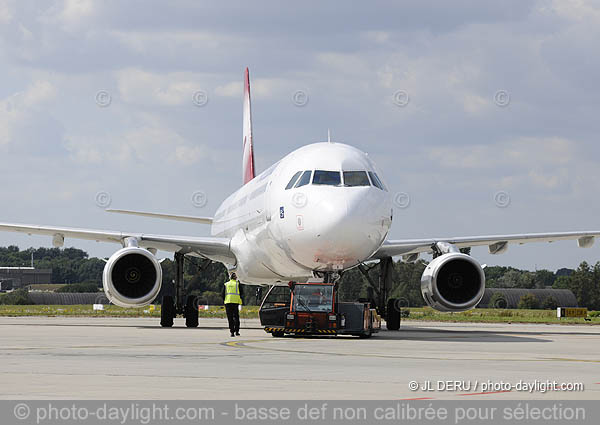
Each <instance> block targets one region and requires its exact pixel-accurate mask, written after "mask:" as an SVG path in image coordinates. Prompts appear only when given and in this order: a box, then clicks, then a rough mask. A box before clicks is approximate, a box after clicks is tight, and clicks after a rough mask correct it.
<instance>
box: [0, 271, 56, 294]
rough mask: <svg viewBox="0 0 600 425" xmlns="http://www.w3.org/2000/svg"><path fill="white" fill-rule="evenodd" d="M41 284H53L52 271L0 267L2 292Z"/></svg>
mask: <svg viewBox="0 0 600 425" xmlns="http://www.w3.org/2000/svg"><path fill="white" fill-rule="evenodd" d="M39 283H52V269H36V268H34V267H0V290H2V291H6V290H10V289H19V288H22V287H24V286H27V285H32V284H39Z"/></svg>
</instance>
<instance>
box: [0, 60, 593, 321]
mask: <svg viewBox="0 0 600 425" xmlns="http://www.w3.org/2000/svg"><path fill="white" fill-rule="evenodd" d="M328 139H329V140H328V141H327V142H320V143H313V144H308V145H306V146H303V147H301V148H299V149H297V150H295V151H293V152H291V153H290V154H288V155H286V156H285V157H284V158H282V159H281V160H280V161H278V162H276V163H275V164H273V165H272V166H270V167H269V168H267V169H266V170H265V171H263V172H262V173H260V174H258V175H256V169H255V166H254V151H253V137H252V114H251V103H250V79H249V72H248V68H246V70H245V75H244V99H243V141H242V148H243V158H242V176H243V185H242V186H241V187H240V188H239V189H238V190H237V191H235V192H234V193H232V194H231V195H230V196H229V197H227V198H226V199H225V200H224V201H223V203H222V204H221V205H220V206H219V207H218V209H217V211H216V213H215V215H214V217H196V216H185V215H175V214H163V213H154V212H143V211H130V210H107V211H110V212H114V213H122V214H131V215H137V216H145V217H153V218H160V219H167V220H175V221H186V222H192V223H198V224H210V226H211V236H210V237H201V236H173V235H155V234H147V233H134V232H122V231H107V230H93V229H78V228H69V227H56V226H40V225H26V224H11V223H0V230H2V231H7V232H23V233H27V234H29V235H32V234H35V235H48V236H51V237H52V243H53V245H54V246H55V247H62V246H64V241H65V238H74V239H87V240H96V241H99V242H113V243H117V244H120V245H121V248H120V249H119V250H117V251H116V252H115V253H114V254H113V255H112V256H111V257H110V258H109V259H108V261H107V262H106V265H105V267H104V271H103V276H102V281H103V288H104V291H105V294H106V296H107V298H108V300H109V301H110V302H112V303H114V304H116V305H118V306H122V307H143V306H146V305H148V304H150V303H152V302H153V301H154V299H155V298H156V297H157V295H158V294H159V292H160V289H161V284H162V269H161V266H160V261H159V260H158V259H157V258H156V254H157V251H158V250H161V251H167V252H172V253H174V259H175V264H176V278H175V281H174V284H175V285H174V287H175V296H174V297H172V296H164V297H163V299H162V309H161V325H162V326H164V327H171V326H173V318H174V317H175V316H176V315H178V314H181V315H183V316H184V317H185V318H186V326H188V327H196V326H198V308H197V306H195V305H194V299H193V297H190V296H188V297H187V298H186V297H185V292H184V286H183V262H184V259H185V257H186V256H192V257H200V258H203V259H208V260H212V261H215V262H221V263H223V264H224V265H225V266H226V267H227V269H228V270H229V271H235V272H236V274H237V276H238V278H239V280H240V281H241V282H242V283H244V284H254V285H262V284H286V283H287V282H289V281H296V282H302V281H306V280H308V279H322V280H323V281H324V282H329V283H334V282H336V281H337V280H338V279H339V277H340V276H341V274H343V272H344V271H346V270H348V269H351V268H353V267H362V266H363V265H364V264H365V263H371V262H375V261H378V262H379V268H380V270H379V283H375V282H372V281H370V283H371V285H373V286H374V287H375V288H374V289H375V292H376V293H377V300H375V301H374V303H375V304H377V308H378V311H380V312H381V314H382V317H384V318H385V319H386V320H387V328H388V329H391V330H397V329H398V328H399V326H400V323H399V320H400V319H399V314H394V312H393V311H394V309H395V306H396V303H397V301H398V300H396V299H391V298H389V297H388V293H389V291H390V289H391V283H392V276H391V271H392V266H393V261H392V258H393V257H398V256H402V259H403V260H405V261H411V262H413V261H416V260H417V258H418V257H419V255H420V254H421V253H431V254H432V255H433V259H432V261H431V262H430V263H429V264H428V265H427V267H426V269H425V271H424V273H423V275H422V279H421V291H422V295H423V297H424V299H425V301H426V303H427V304H428V305H429V306H431V307H433V308H435V309H437V310H440V311H465V310H469V309H472V308H474V307H475V306H476V305H477V304H478V303H479V301H480V300H481V298H482V297H483V293H484V290H485V275H484V272H483V267H482V265H481V264H480V263H479V262H478V261H477V260H475V259H474V258H473V257H471V256H470V255H467V254H466V253H463V252H461V251H460V249H461V248H466V247H473V246H486V245H487V246H488V249H489V252H490V253H491V254H501V253H503V252H505V251H506V250H507V248H508V245H509V244H511V243H519V244H524V243H529V242H553V241H558V240H569V239H572V240H577V243H578V245H579V247H583V248H589V247H591V246H592V245H593V243H594V239H595V237H596V236H599V235H600V231H581V232H555V233H530V234H510V235H490V236H471V237H432V238H424V239H407V240H389V239H388V238H387V236H388V233H389V231H390V227H391V225H392V220H393V215H394V214H393V208H392V196H391V194H390V191H389V189H388V186H387V185H386V184H385V182H384V179H383V178H382V172H381V171H380V170H379V169H378V168H377V166H376V164H375V163H374V161H373V160H372V159H371V158H370V157H369V155H368V154H367V153H365V152H362V151H361V150H359V149H357V148H355V147H352V146H350V145H347V144H343V143H335V142H332V141H331V139H330V138H328Z"/></svg>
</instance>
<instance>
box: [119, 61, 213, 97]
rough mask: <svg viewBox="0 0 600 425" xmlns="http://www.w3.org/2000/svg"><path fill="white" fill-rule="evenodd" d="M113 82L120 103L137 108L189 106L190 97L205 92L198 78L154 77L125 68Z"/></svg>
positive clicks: (181, 75) (172, 75) (163, 75)
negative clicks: (129, 104)
mask: <svg viewBox="0 0 600 425" xmlns="http://www.w3.org/2000/svg"><path fill="white" fill-rule="evenodd" d="M116 78H117V86H118V89H119V95H120V97H121V98H122V100H124V101H125V102H129V103H134V104H138V105H146V106H150V105H162V106H176V105H183V104H189V105H192V104H193V98H194V93H196V92H197V91H200V90H204V91H206V86H205V85H203V84H202V83H201V82H200V81H201V77H199V76H198V75H194V74H190V73H180V72H174V73H165V74H157V73H151V72H147V71H144V70H141V69H136V68H127V69H123V70H120V71H118V72H117V74H116Z"/></svg>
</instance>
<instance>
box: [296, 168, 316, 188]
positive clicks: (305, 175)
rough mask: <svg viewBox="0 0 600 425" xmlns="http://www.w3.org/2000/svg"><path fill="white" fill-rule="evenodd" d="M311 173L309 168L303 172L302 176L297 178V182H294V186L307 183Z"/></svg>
mask: <svg viewBox="0 0 600 425" xmlns="http://www.w3.org/2000/svg"><path fill="white" fill-rule="evenodd" d="M311 173H312V171H310V170H307V171H305V172H303V173H302V176H301V177H300V179H299V180H298V183H296V186H294V187H301V186H306V185H307V184H309V183H310V175H311Z"/></svg>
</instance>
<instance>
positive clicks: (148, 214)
mask: <svg viewBox="0 0 600 425" xmlns="http://www.w3.org/2000/svg"><path fill="white" fill-rule="evenodd" d="M104 211H106V212H111V213H117V214H129V215H139V216H142V217H150V218H162V219H165V220H173V221H187V222H190V223H200V224H211V223H212V222H213V219H212V217H198V216H194V215H175V214H164V213H155V212H146V211H130V210H115V209H107V210H104Z"/></svg>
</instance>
